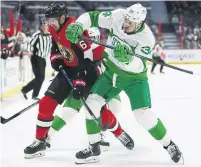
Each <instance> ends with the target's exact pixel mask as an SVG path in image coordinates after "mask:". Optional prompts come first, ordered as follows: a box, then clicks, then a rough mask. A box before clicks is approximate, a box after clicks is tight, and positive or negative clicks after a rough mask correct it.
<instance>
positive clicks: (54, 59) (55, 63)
mask: <svg viewBox="0 0 201 167" xmlns="http://www.w3.org/2000/svg"><path fill="white" fill-rule="evenodd" d="M50 61H51V66H52V68H53V69H54V70H56V71H59V67H60V66H63V67H65V66H66V65H65V62H64V59H63V57H62V56H61V55H59V54H51V56H50Z"/></svg>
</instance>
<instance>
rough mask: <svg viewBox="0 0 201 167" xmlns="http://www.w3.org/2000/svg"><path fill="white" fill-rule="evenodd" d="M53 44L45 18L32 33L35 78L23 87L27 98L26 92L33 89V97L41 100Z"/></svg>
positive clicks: (30, 43) (32, 59)
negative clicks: (47, 61)
mask: <svg viewBox="0 0 201 167" xmlns="http://www.w3.org/2000/svg"><path fill="white" fill-rule="evenodd" d="M51 46H52V42H51V36H50V33H49V32H48V25H47V24H46V22H45V21H44V20H40V28H39V30H38V31H36V32H35V33H34V34H33V35H32V37H31V40H30V42H29V44H28V52H29V55H30V56H31V65H32V70H33V73H34V75H35V78H34V79H33V80H32V81H30V82H29V83H28V84H27V85H26V86H24V87H23V88H22V89H21V92H22V94H23V96H24V98H25V99H27V95H26V94H27V93H28V92H29V91H31V90H33V94H32V99H34V100H39V98H38V95H39V92H40V89H41V86H42V84H43V81H44V79H45V67H46V57H48V56H49V55H50V52H51Z"/></svg>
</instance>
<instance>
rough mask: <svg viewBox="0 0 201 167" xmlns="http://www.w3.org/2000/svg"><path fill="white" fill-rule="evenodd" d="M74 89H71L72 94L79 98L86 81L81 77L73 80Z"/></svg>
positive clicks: (82, 93)
mask: <svg viewBox="0 0 201 167" xmlns="http://www.w3.org/2000/svg"><path fill="white" fill-rule="evenodd" d="M73 85H74V89H73V90H72V96H73V98H74V99H76V100H80V98H81V97H83V95H84V89H85V86H86V82H85V81H84V80H82V79H75V80H73Z"/></svg>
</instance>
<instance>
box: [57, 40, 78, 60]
mask: <svg viewBox="0 0 201 167" xmlns="http://www.w3.org/2000/svg"><path fill="white" fill-rule="evenodd" d="M57 46H58V48H59V51H60V53H61V54H62V56H63V57H64V58H65V59H66V61H68V62H72V61H73V60H74V59H75V53H74V52H73V51H72V50H71V49H69V48H66V47H64V46H62V45H61V44H60V43H57Z"/></svg>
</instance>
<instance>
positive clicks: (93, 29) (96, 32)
mask: <svg viewBox="0 0 201 167" xmlns="http://www.w3.org/2000/svg"><path fill="white" fill-rule="evenodd" d="M88 33H89V36H90V38H93V39H95V40H96V41H100V31H99V29H98V28H97V27H91V28H89V29H88Z"/></svg>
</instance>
